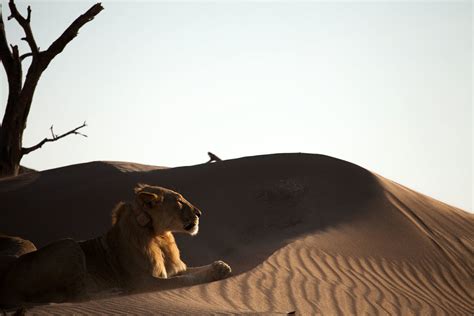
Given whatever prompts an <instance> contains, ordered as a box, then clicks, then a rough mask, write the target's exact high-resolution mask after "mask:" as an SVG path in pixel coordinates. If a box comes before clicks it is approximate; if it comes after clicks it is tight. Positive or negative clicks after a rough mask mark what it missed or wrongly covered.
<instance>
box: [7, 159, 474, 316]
mask: <svg viewBox="0 0 474 316" xmlns="http://www.w3.org/2000/svg"><path fill="white" fill-rule="evenodd" d="M136 182H144V183H150V184H155V185H162V186H166V187H169V188H172V189H174V190H177V191H179V192H181V193H183V194H184V195H185V196H186V197H188V199H189V200H190V201H191V202H193V203H194V204H195V205H196V206H198V207H200V208H201V209H202V210H203V211H204V216H203V217H202V223H201V232H200V234H199V235H198V236H196V237H194V238H191V237H188V236H181V237H179V238H177V239H178V243H179V245H180V247H181V249H182V255H183V257H184V259H185V261H186V262H187V263H189V264H190V265H201V264H207V263H209V262H211V261H214V260H216V259H223V260H225V261H227V262H228V263H230V264H231V266H232V267H233V270H234V271H235V275H234V276H233V277H231V278H229V279H227V280H223V281H220V282H214V283H211V284H205V285H200V286H194V287H190V288H182V289H177V290H173V291H165V292H155V293H146V294H140V295H133V296H126V297H114V298H109V299H103V300H97V301H91V302H85V303H80V304H60V305H49V306H40V307H36V308H35V309H34V310H33V311H34V312H35V313H39V314H41V313H99V312H104V313H118V312H126V313H140V314H143V313H150V314H156V313H158V312H159V313H166V314H168V313H176V314H181V313H183V312H186V313H203V312H222V313H255V312H269V313H282V314H284V313H286V312H289V311H297V312H298V313H301V314H317V313H320V314H325V315H328V314H331V315H334V314H346V315H348V314H355V313H358V314H376V313H378V314H387V313H389V314H400V313H405V314H412V313H421V314H426V315H432V314H460V315H467V314H473V313H474V298H473V294H472V293H474V285H473V284H474V280H473V275H474V271H473V267H474V255H473V253H474V216H473V215H472V214H468V213H466V212H464V211H462V210H459V209H456V208H454V207H451V206H449V205H446V204H443V203H441V202H438V201H436V200H433V199H431V198H429V197H426V196H424V195H421V194H419V193H417V192H414V191H411V190H410V189H408V188H405V187H403V186H400V185H398V184H396V183H393V182H391V181H389V180H387V179H384V178H383V177H380V176H378V175H375V174H373V173H370V172H368V171H366V170H364V169H362V168H360V167H358V166H355V165H353V164H350V163H347V162H344V161H341V160H337V159H334V158H330V157H326V156H320V155H305V154H281V155H269V156H258V157H248V158H242V159H235V160H229V161H224V162H221V163H215V164H207V165H198V166H191V167H182V168H173V169H163V168H159V167H156V168H154V167H150V166H143V165H138V164H131V163H116V162H108V163H107V162H93V163H87V164H81V165H74V166H69V167H65V168H60V169H55V170H50V171H46V172H41V173H35V174H27V175H23V176H20V177H17V178H14V179H4V180H1V181H0V201H1V206H0V207H1V215H0V216H1V221H0V232H3V233H6V234H12V235H19V236H22V237H25V238H28V239H30V240H32V241H33V242H35V244H36V245H37V246H42V245H44V244H46V243H48V242H50V241H51V240H54V239H58V238H63V237H74V238H76V239H86V238H91V237H94V236H97V235H99V234H100V233H102V232H104V231H105V230H106V229H107V227H108V225H109V222H110V220H109V213H110V210H111V208H112V206H113V205H114V203H115V202H116V201H117V200H119V199H128V198H130V197H131V188H132V187H133V185H134V184H135V183H136Z"/></svg>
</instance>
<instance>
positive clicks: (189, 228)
mask: <svg viewBox="0 0 474 316" xmlns="http://www.w3.org/2000/svg"><path fill="white" fill-rule="evenodd" d="M195 226H196V223H189V224H188V225H186V226H184V229H185V230H187V231H190V230H192V229H193V228H194V227H195Z"/></svg>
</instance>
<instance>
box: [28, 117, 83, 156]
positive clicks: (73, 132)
mask: <svg viewBox="0 0 474 316" xmlns="http://www.w3.org/2000/svg"><path fill="white" fill-rule="evenodd" d="M86 126H87V124H86V122H84V123H83V124H82V125H81V126H78V127H76V128H74V129H72V130H70V131H69V132H66V133H64V134H61V135H56V134H54V131H53V126H51V128H50V130H51V138H45V139H43V140H42V141H40V142H39V143H38V144H36V145H34V146H32V147H28V148H22V149H21V154H22V155H26V154H29V153H30V152H32V151H35V150H37V149H40V148H41V147H42V146H43V145H44V144H46V143H48V142H55V141H57V140H60V139H61V138H63V137H66V136H68V135H71V134H74V135H81V136H84V137H87V135H85V134H82V133H81V132H78V130H80V129H81V128H83V127H86Z"/></svg>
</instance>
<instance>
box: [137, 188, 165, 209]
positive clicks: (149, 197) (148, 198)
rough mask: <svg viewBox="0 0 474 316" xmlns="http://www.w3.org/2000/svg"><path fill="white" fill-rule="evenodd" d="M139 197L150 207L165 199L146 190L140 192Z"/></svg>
mask: <svg viewBox="0 0 474 316" xmlns="http://www.w3.org/2000/svg"><path fill="white" fill-rule="evenodd" d="M137 197H138V199H139V200H140V201H141V202H142V204H143V205H145V206H147V207H148V208H152V207H154V206H156V205H158V204H160V203H161V202H162V201H163V199H162V197H161V196H159V195H158V194H156V193H151V192H146V191H141V192H138V193H137Z"/></svg>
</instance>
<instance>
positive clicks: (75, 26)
mask: <svg viewBox="0 0 474 316" xmlns="http://www.w3.org/2000/svg"><path fill="white" fill-rule="evenodd" d="M103 9H104V8H103V7H102V4H101V3H100V2H99V3H96V4H94V5H93V6H92V7H91V8H90V9H89V10H87V11H86V13H84V14H82V15H80V16H79V17H78V18H77V19H75V20H74V22H72V23H71V25H69V27H68V28H67V29H66V30H65V31H64V32H63V34H61V36H59V38H58V39H57V40H55V41H54V42H53V43H52V44H51V46H49V48H48V49H47V50H46V51H44V55H45V57H46V66H47V65H48V64H49V62H50V61H51V60H52V59H53V58H54V57H55V56H56V55H57V54H59V53H61V52H62V51H63V49H64V48H65V47H66V45H67V44H69V42H71V41H72V40H73V39H74V38H75V37H76V36H77V33H78V32H79V29H80V28H81V27H82V26H84V24H86V23H87V22H89V21H92V20H93V19H94V17H95V16H96V15H97V14H99V13H100V11H102V10H103Z"/></svg>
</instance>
